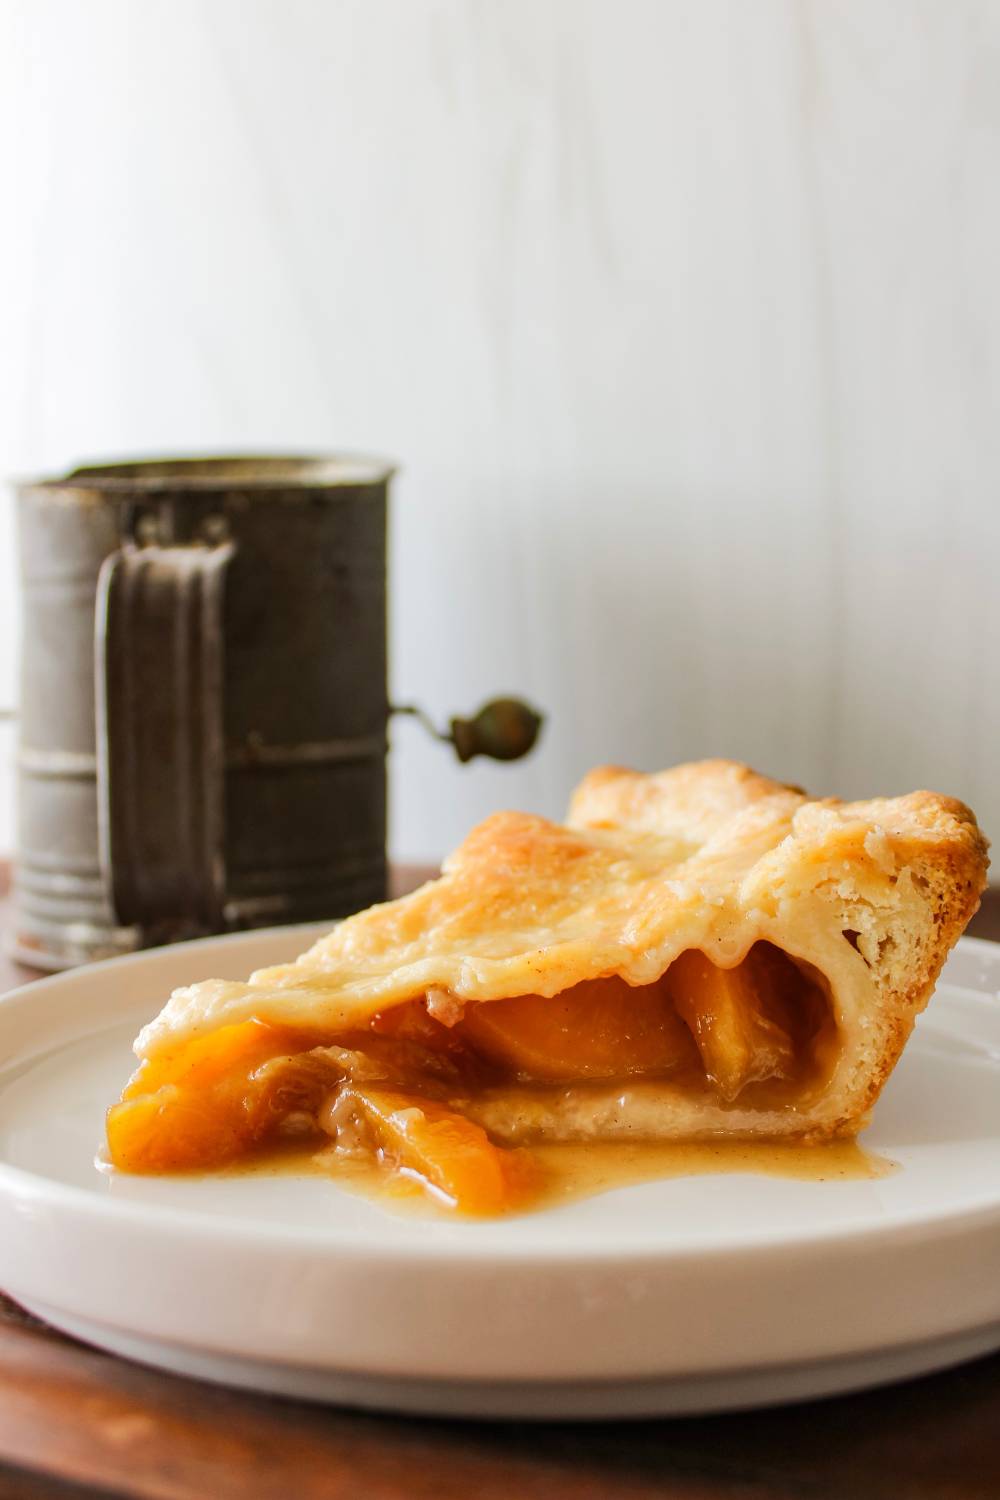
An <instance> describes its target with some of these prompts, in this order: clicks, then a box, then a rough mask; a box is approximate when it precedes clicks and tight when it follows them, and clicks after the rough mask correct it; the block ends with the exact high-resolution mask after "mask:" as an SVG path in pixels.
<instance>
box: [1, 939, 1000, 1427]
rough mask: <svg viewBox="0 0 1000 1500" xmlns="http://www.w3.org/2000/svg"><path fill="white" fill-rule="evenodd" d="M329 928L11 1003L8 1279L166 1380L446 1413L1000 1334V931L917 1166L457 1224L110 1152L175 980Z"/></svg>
mask: <svg viewBox="0 0 1000 1500" xmlns="http://www.w3.org/2000/svg"><path fill="white" fill-rule="evenodd" d="M319 930H322V929H316V928H308V929H307V928H284V929H277V930H274V931H268V932H257V933H249V934H239V935H236V936H233V937H228V938H214V939H210V940H207V941H204V942H198V943H186V944H181V945H178V946H176V947H173V948H166V949H160V950H156V951H152V952H149V953H143V954H138V955H135V956H132V957H128V958H123V959H114V960H111V961H110V962H108V963H101V964H94V965H92V966H90V967H88V968H85V969H78V970H76V971H73V972H70V973H66V974H60V975H57V976H55V977H54V978H51V979H46V980H42V981H39V982H38V983H35V984H32V985H30V986H27V987H26V988H25V989H22V990H18V991H16V992H14V993H13V994H11V995H9V996H7V997H6V998H5V999H4V1000H3V1001H2V1002H0V1057H2V1058H3V1059H4V1060H5V1062H4V1066H3V1070H2V1072H0V1285H2V1286H3V1287H5V1288H6V1289H7V1290H8V1291H9V1292H10V1293H11V1294H12V1295H13V1296H15V1297H16V1298H18V1299H19V1300H20V1301H21V1302H23V1303H24V1304H25V1305H26V1306H27V1307H29V1308H31V1309H32V1310H33V1311H35V1312H37V1313H38V1314H40V1316H42V1317H44V1318H46V1319H47V1320H48V1321H49V1322H51V1323H53V1324H55V1325H56V1326H57V1327H59V1328H63V1329H65V1330H66V1331H68V1332H70V1333H73V1334H76V1335H78V1336H80V1337H82V1338H84V1339H87V1340H89V1341H90V1342H92V1343H94V1344H98V1345H101V1346H102V1347H104V1348H107V1349H111V1350H114V1351H116V1352H118V1353H122V1354H126V1355H130V1356H132V1357H134V1358H136V1359H140V1360H143V1361H146V1362H148V1363H150V1364H154V1365H160V1366H162V1367H164V1368H167V1369H170V1370H177V1371H181V1372H184V1373H186V1374H190V1375H196V1376H201V1377H204V1378H207V1379H213V1380H221V1381H226V1382H228V1383H232V1384H237V1385H246V1386H251V1387H254V1388H256V1389H260V1390H266V1391H272V1392H278V1393H284V1394H289V1395H300V1396H308V1397H313V1398H318V1399H326V1400H333V1401H337V1402H343V1403H347V1404H351V1405H358V1406H383V1407H392V1408H395V1409H397V1410H407V1411H419V1412H433V1413H437V1414H446V1415H468V1416H471V1415H485V1416H517V1417H552V1416H570V1417H592V1416H612V1415H615V1416H618V1415H635V1416H638V1415H643V1414H654V1413H671V1412H690V1411H708V1410H713V1409H720V1408H723V1407H732V1406H740V1405H753V1404H759V1403H765V1402H774V1401H782V1400H788V1399H799V1398H805V1397H808V1396H815V1395H822V1394H827V1393H830V1392H834V1391H842V1390H846V1389H851V1388H855V1387H859V1386H863V1385H871V1384H876V1383H878V1382H881V1381H885V1380H892V1379H897V1378H901V1377H903V1376H907V1375H914V1374H918V1373H921V1372H923V1371H926V1370H931V1369H936V1368H940V1367H941V1366H944V1365H946V1364H950V1363H955V1362H957V1361H958V1360H961V1359H963V1358H967V1357H970V1356H972V1355H975V1354H978V1353H984V1352H986V1351H988V1350H992V1349H996V1348H1000V1276H998V1274H997V1270H998V1267H1000V1086H998V1085H1000V1005H998V1003H997V989H998V986H1000V947H995V946H994V945H993V944H990V943H983V942H977V941H973V940H970V939H965V940H963V941H962V942H961V943H960V944H959V946H958V949H957V950H956V952H955V953H954V954H953V956H952V958H951V960H950V962H949V964H948V968H947V970H946V973H945V976H944V978H943V980H942V982H941V984H940V985H939V986H938V993H937V995H936V997H935V999H934V1000H933V1001H932V1004H931V1007H930V1010H929V1011H928V1012H927V1013H926V1014H925V1015H924V1016H923V1017H922V1018H921V1020H920V1022H919V1024H918V1028H917V1032H916V1035H915V1036H914V1038H913V1040H912V1041H911V1043H910V1045H909V1048H908V1049H907V1052H906V1054H905V1056H904V1058H903V1060H902V1062H901V1063H900V1065H899V1067H898V1069H897V1070H896V1073H895V1074H894V1076H893V1078H892V1080H891V1082H890V1084H889V1086H888V1088H887V1089H886V1091H885V1094H884V1095H883V1098H882V1100H881V1102H880V1104H879V1107H878V1110H877V1112H876V1118H875V1123H874V1125H873V1126H872V1127H871V1129H870V1130H869V1132H868V1133H867V1135H866V1137H865V1144H866V1145H867V1146H869V1147H870V1148H871V1149H873V1150H875V1151H878V1152H883V1153H885V1154H886V1155H888V1156H890V1157H892V1158H893V1159H894V1160H896V1161H897V1162H899V1163H900V1164H901V1167H902V1170H900V1171H898V1172H897V1173H895V1174H894V1175H892V1176H889V1177H885V1178H881V1179H878V1180H872V1181H827V1182H805V1181H794V1180H787V1179H780V1178H773V1177H761V1176H748V1175H725V1176H706V1177H692V1178H675V1179H672V1180H668V1181H661V1182H650V1183H644V1184H641V1185H638V1186H632V1187H626V1188H620V1189H616V1190H614V1191H612V1192H609V1193H606V1194H604V1195H603V1196H601V1197H597V1198H591V1199H587V1200H582V1201H577V1202H571V1203H567V1204H566V1205H564V1206H560V1207H558V1208H555V1209H550V1210H547V1211H545V1212H541V1213H537V1214H535V1215H530V1216H526V1217H523V1218H512V1219H507V1220H502V1221H499V1222H485V1223H476V1222H454V1223H450V1222H440V1221H437V1220H425V1219H420V1218H416V1217H412V1216H410V1217H397V1216H393V1215H392V1214H391V1213H389V1212H388V1211H387V1210H385V1209H383V1208H381V1207H379V1205H378V1204H377V1203H375V1202H371V1201H368V1200H366V1199H364V1198H360V1197H357V1196H353V1195H352V1194H350V1193H348V1192H346V1191H344V1190H342V1189H340V1188H338V1187H337V1185H336V1183H335V1182H334V1181H332V1180H330V1181H328V1180H327V1179H325V1178H317V1177H315V1176H312V1177H304V1176H303V1177H289V1176H276V1177H260V1176H247V1177H242V1178H240V1177H232V1178H218V1177H214V1178H213V1177H208V1178H203V1179H148V1178H127V1177H120V1176H117V1177H116V1176H114V1175H111V1176H109V1175H105V1174H102V1173H100V1172H98V1171H97V1170H96V1169H95V1167H94V1153H95V1148H96V1147H97V1145H98V1143H99V1141H100V1139H101V1135H102V1119H103V1112H104V1109H105V1107H106V1105H107V1104H108V1102H109V1101H110V1100H111V1099H113V1098H114V1097H115V1096H116V1094H117V1092H118V1090H119V1088H120V1086H121V1084H122V1081H123V1079H124V1078H125V1077H126V1076H127V1074H128V1072H129V1070H130V1067H131V1063H132V1058H131V1053H130V1051H129V1043H130V1041H131V1038H132V1036H133V1035H134V1033H135V1031H136V1030H137V1029H138V1026H139V1024H140V1022H142V1021H143V1020H145V1019H146V1018H147V1017H148V1016H150V1015H151V1014H152V1013H153V1012H154V1011H155V1010H157V1009H158V1007H159V1005H160V1004H161V1002H162V1000H163V998H164V996H165V995H166V993H167V992H168V991H169V990H170V989H171V988H172V987H173V986H174V985H177V984H182V983H187V982H189V981H191V980H193V979H197V978H200V977H203V976H205V975H208V974H214V975H220V976H222V977H241V976H244V975H246V974H247V973H248V972H249V971H250V970H251V969H253V968H256V967H259V966H261V965H264V964H270V963H276V962H279V961H281V960H282V959H285V958H287V957H290V956H291V955H293V954H295V953H297V952H300V951H301V950H302V948H303V947H304V946H305V945H306V943H307V942H308V941H310V940H311V939H312V937H313V936H314V935H315V933H316V932H317V931H319Z"/></svg>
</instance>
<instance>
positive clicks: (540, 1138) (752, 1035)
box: [107, 761, 987, 1214]
mask: <svg viewBox="0 0 1000 1500" xmlns="http://www.w3.org/2000/svg"><path fill="white" fill-rule="evenodd" d="M986 867H987V859H986V844H985V840H984V839H983V837H982V835H981V833H980V832H979V829H978V828H977V826H976V822H975V819H974V817H973V815H972V814H971V813H970V812H969V810H968V809H967V808H966V807H964V806H963V805H962V804H961V803H960V802H956V801H953V800H952V799H950V798H947V797H939V796H936V795H934V794H933V793H930V792H914V793H912V794H911V795H909V796H906V797H897V798H893V799H888V800H878V801H872V802H854V803H843V802H839V801H837V800H835V799H833V798H830V799H826V800H822V801H815V800H812V799H810V798H808V797H806V796H805V795H804V794H803V793H802V792H800V791H797V790H796V789H795V788H793V787H788V786H782V785H781V784H779V783H778V782H775V781H771V780H768V779H767V778H766V777H763V776H759V775H757V774H755V773H754V772H752V771H750V770H748V769H747V768H746V767H745V766H741V765H737V764H734V763H732V762H728V761H704V762H700V763H697V764H692V765H684V766H677V767H676V768H674V769H673V770H670V771H664V772H661V773H660V774H658V775H651V776H647V775H640V774H637V773H635V772H632V771H623V770H616V769H603V770H597V771H593V772H591V774H590V775H589V776H588V777H587V778H586V779H585V780H584V782H583V784H582V785H581V786H580V787H579V788H578V790H577V792H576V794H575V795H574V797H573V800H572V805H571V807H570V814H569V818H568V821H567V823H566V825H565V826H561V825H558V824H554V823H549V822H547V821H546V820H545V819H543V818H538V817H530V816H527V815H524V814H520V813H497V814H495V815H494V816H493V817H491V818H488V819H487V820H486V822H484V823H482V824H480V826H479V827H478V828H476V829H474V830H473V832H472V833H471V834H470V835H469V837H468V838H467V839H466V841H465V843H464V844H463V845H462V846H461V847H460V848H459V849H458V850H457V851H456V852H455V853H454V854H453V855H452V856H451V857H450V859H449V860H448V861H447V862H446V864H445V867H444V874H443V875H442V876H441V878H440V879H439V880H435V881H432V882H431V883H430V884H429V885H425V886H423V887H422V888H421V889H420V890H418V891H415V892H414V893H413V894H412V895H410V896H407V897H405V898H404V899H403V900H400V901H393V902H389V903H388V904H386V905H383V906H376V907H373V908H372V909H371V910H369V911H365V912H361V913H359V914H358V915H357V916H354V917H351V918H349V919H348V920H347V921H344V922H342V923H341V924H340V925H339V926H338V927H336V928H335V929H334V930H333V932H331V933H330V934H329V936H327V937H324V938H323V939H322V940H321V941H320V942H318V943H317V944H316V945H315V946H314V947H313V948H311V949H310V950H309V952H307V953H305V954H303V955H302V957H301V958H299V959H297V960H296V961H295V962H294V963H290V964H284V965H281V966H280V967H278V968H272V969H263V970H260V971H259V972H258V973H256V974H253V975H252V976H251V978H250V980H249V981H248V982H247V983H245V984H244V983H234V982H231V981H228V980H220V979H209V980H205V981H204V982H202V983H200V984H194V985H190V986H188V987H187V988H184V989H180V990H177V991H176V992H175V993H174V994H173V995H172V996H171V998H170V1000H169V1001H168V1003H167V1005H166V1006H165V1007H164V1009H163V1011H162V1012H161V1013H160V1015H159V1016H158V1017H157V1018H156V1019H155V1020H154V1021H152V1022H151V1023H150V1024H149V1025H148V1026H146V1028H145V1029H144V1030H143V1031H142V1032H141V1034H140V1036H139V1038H138V1040H137V1042H136V1051H137V1053H138V1055H139V1057H140V1059H141V1062H140V1066H139V1069H138V1071H137V1072H136V1073H135V1075H134V1077H133V1078H132V1080H131V1082H130V1083H129V1084H128V1086H127V1087H126V1089H125V1091H124V1093H123V1094H122V1098H121V1102H120V1103H118V1104H115V1105H114V1106H113V1107H112V1108H111V1110H110V1111H109V1113H108V1121H107V1134H108V1147H109V1151H110V1157H111V1160H112V1162H113V1163H114V1165H115V1166H116V1167H118V1168H120V1169H121V1170H122V1171H125V1172H172V1171H184V1170H198V1171H201V1170H206V1169H212V1168H221V1167H226V1166H230V1165H232V1164H234V1163H239V1162H241V1161H243V1160H244V1159H246V1158H250V1157H253V1156H255V1155H261V1154H263V1153H266V1152H269V1151H271V1150H273V1149H274V1148H275V1147H276V1146H277V1145H278V1144H279V1143H281V1142H282V1141H284V1140H288V1139H298V1140H301V1141H302V1143H303V1144H309V1143H310V1142H313V1141H314V1142H315V1143H316V1144H317V1149H319V1147H320V1146H322V1147H323V1148H324V1160H326V1161H329V1163H330V1167H331V1170H332V1171H336V1170H337V1164H338V1162H343V1163H344V1164H345V1167H346V1165H347V1163H349V1162H352V1161H356V1160H357V1159H358V1158H361V1159H365V1160H368V1161H373V1160H374V1161H378V1162H380V1163H382V1164H384V1166H385V1168H386V1170H387V1171H395V1172H396V1173H403V1174H405V1175H407V1176H409V1177H410V1178H411V1179H413V1180H416V1181H417V1182H419V1183H420V1184H421V1185H422V1186H424V1187H426V1188H427V1189H428V1190H429V1191H430V1192H432V1193H433V1194H435V1195H436V1196H437V1197H439V1198H440V1199H441V1200H442V1201H443V1202H445V1203H448V1204H451V1205H454V1206H455V1207H457V1208H458V1209H460V1210H462V1211H465V1212H468V1213H474V1214H492V1213H499V1212H501V1211H503V1210H504V1209H505V1208H509V1207H511V1206H516V1204H517V1203H518V1202H519V1201H520V1197H521V1195H523V1192H524V1190H525V1186H524V1185H525V1182H526V1180H527V1177H530V1161H529V1158H530V1153H528V1152H525V1151H524V1150H523V1149H521V1148H523V1147H524V1146H530V1145H531V1144H532V1143H538V1142H562V1141H601V1142H603V1141H610V1140H615V1139H623V1138H628V1139H630V1140H634V1141H643V1140H649V1141H664V1140H705V1139H712V1138H718V1137H737V1138H745V1137H764V1138H768V1139H775V1138H797V1139H798V1140H801V1141H808V1142H813V1141H817V1142H818V1141H822V1140H825V1139H829V1138H832V1137H836V1136H851V1135H853V1134H855V1133H856V1132H857V1131H858V1130H859V1129H860V1128H861V1127H862V1126H863V1125H864V1124H865V1123H866V1121H867V1117H868V1113H869V1111H870V1110H871V1108H872V1105H873V1104H874V1103H875V1100H876V1099H877V1098H878V1095H879V1092H880V1090H881V1088H882V1086H883V1084H884V1083H885V1081H886V1079H887V1078H888V1076H889V1074H890V1073H891V1071H892V1069H893V1067H894V1065H895V1063H896V1061H897V1059H898V1058H899V1055H900V1052H901V1051H902V1048H903V1046H904V1044H905V1042H906V1040H907V1037H908V1036H909V1034H910V1031H911V1029H912V1027H913V1023H914V1020H915V1018H916V1016H917V1014H918V1012H919V1011H920V1010H921V1009H922V1008H923V1006H924V1005H926V1003H927V1001H928V999H929V997H930V994H931V991H932V989H933V987H934V983H935V980H936V979H937V976H938V974H939V972H940V969H941V966H942V964H943V962H944V960H945V957H946V956H947V954H948V951H949V949H950V948H951V947H952V945H953V944H954V943H955V941H956V939H957V938H958V936H959V934H960V933H961V931H962V929H963V927H964V926H965V924H966V923H967V922H968V920H969V918H970V917H971V916H972V914H973V912H974V911H975V910H976V908H977V906H978V903H979V895H980V892H981V891H982V889H983V886H984V884H985V873H986Z"/></svg>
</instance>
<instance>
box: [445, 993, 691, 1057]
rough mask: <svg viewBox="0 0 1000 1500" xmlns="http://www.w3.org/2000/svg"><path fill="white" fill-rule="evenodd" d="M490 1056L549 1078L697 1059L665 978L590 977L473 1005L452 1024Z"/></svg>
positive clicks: (475, 1046)
mask: <svg viewBox="0 0 1000 1500" xmlns="http://www.w3.org/2000/svg"><path fill="white" fill-rule="evenodd" d="M455 1030H456V1031H458V1032H460V1033H461V1034H462V1036H463V1037H464V1038H465V1039H466V1040H468V1041H469V1042H470V1043H471V1045H472V1046H473V1047H474V1048H475V1049H476V1050H477V1051H478V1052H480V1053H481V1054H482V1055H483V1056H485V1057H487V1058H489V1059H490V1060H491V1061H492V1062H495V1063H499V1064H501V1065H502V1066H504V1067H506V1068H509V1069H511V1070H512V1071H514V1072H515V1073H518V1074H521V1075H522V1076H523V1077H526V1078H530V1079H533V1080H536V1081H538V1082H546V1083H563V1082H567V1083H568V1082H573V1081H574V1080H577V1079H586V1078H620V1077H625V1076H628V1075H635V1074H642V1073H655V1074H663V1073H669V1072H672V1071H674V1070H675V1069H677V1068H678V1067H682V1066H684V1065H685V1064H689V1063H692V1062H694V1063H696V1062H697V1056H696V1054H695V1051H694V1048H693V1047H692V1045H691V1037H690V1034H689V1032H688V1030H687V1028H686V1027H685V1026H684V1025H683V1023H682V1022H681V1021H680V1020H679V1018H678V1016H677V1014H676V1012H675V1010H674V1008H673V1006H672V1004H671V1001H670V998H669V996H668V994H667V993H666V991H665V989H664V988H663V984H662V981H660V982H658V983H656V984H649V985H643V986H641V987H636V986H632V985H629V984H626V982H625V980H624V979H620V978H618V977H617V976H612V977H611V978H607V979H591V980H586V981H584V982H583V983H582V984H577V985H574V986H573V988H572V989H569V990H566V991H564V992H563V993H562V994H561V995H553V996H552V997H551V998H550V999H546V998H544V997H543V996H541V995H520V996H518V997H517V998H516V999H513V1000H491V1001H487V1002H482V1003H479V1004H472V1005H469V1006H468V1007H467V1008H466V1012H465V1015H464V1017H463V1019H462V1021H461V1022H460V1023H459V1025H458V1026H457V1027H456V1028H455Z"/></svg>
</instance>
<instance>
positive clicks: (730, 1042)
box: [665, 948, 795, 1102]
mask: <svg viewBox="0 0 1000 1500" xmlns="http://www.w3.org/2000/svg"><path fill="white" fill-rule="evenodd" d="M665 980H666V986H667V989H668V991H669V993H670V996H671V997H672V999H673V1003H674V1005H675V1007H676V1009H677V1013H678V1014H679V1015H680V1016H681V1017H682V1018H683V1019H684V1020H685V1021H686V1022H687V1024H688V1026H689V1027H690V1028H691V1034H692V1036H693V1037H694V1039H695V1042H696V1043H697V1046H698V1051H699V1053H700V1054H701V1060H702V1065H703V1067H704V1069H705V1072H706V1073H707V1074H708V1077H709V1078H710V1079H711V1081H712V1082H713V1083H714V1084H715V1086H716V1087H717V1089H718V1090H719V1093H720V1094H721V1095H722V1097H723V1098H724V1099H726V1100H727V1101H729V1102H731V1101H732V1100H734V1099H735V1098H736V1096H737V1095H738V1094H739V1093H740V1091H741V1090H742V1089H743V1088H745V1087H746V1085H747V1084H748V1083H758V1082H760V1081H761V1080H763V1079H765V1078H782V1077H786V1076H787V1075H788V1074H789V1073H790V1072H791V1071H792V1067H793V1065H794V1060H795V1054H794V1048H793V1045H792V1040H791V1038H790V1037H789V1035H788V1033H787V1032H786V1031H785V1030H784V1029H783V1028H782V1027H781V1026H779V1025H778V1024H777V1022H775V1021H773V1020H771V1019H769V1017H768V1016H767V1015H766V1014H765V1011H764V1008H763V1004H764V1000H765V997H766V996H767V993H768V984H769V978H768V974H767V972H766V966H765V964H764V963H763V962H757V961H756V960H755V955H754V953H753V952H751V953H750V954H748V956H747V958H745V959H744V961H743V962H742V963H741V964H739V965H738V967H737V968H735V969H720V968H718V967H717V966H716V965H715V964H713V963H712V961H711V959H709V958H707V957H706V956H705V954H704V953H701V952H699V951H698V950H697V949H694V948H692V949H689V950H688V951H687V952H686V953H682V954H681V955H680V957H679V958H677V959H675V960H674V962H673V963H672V964H671V965H670V968H669V969H668V970H667V973H666V975H665Z"/></svg>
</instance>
